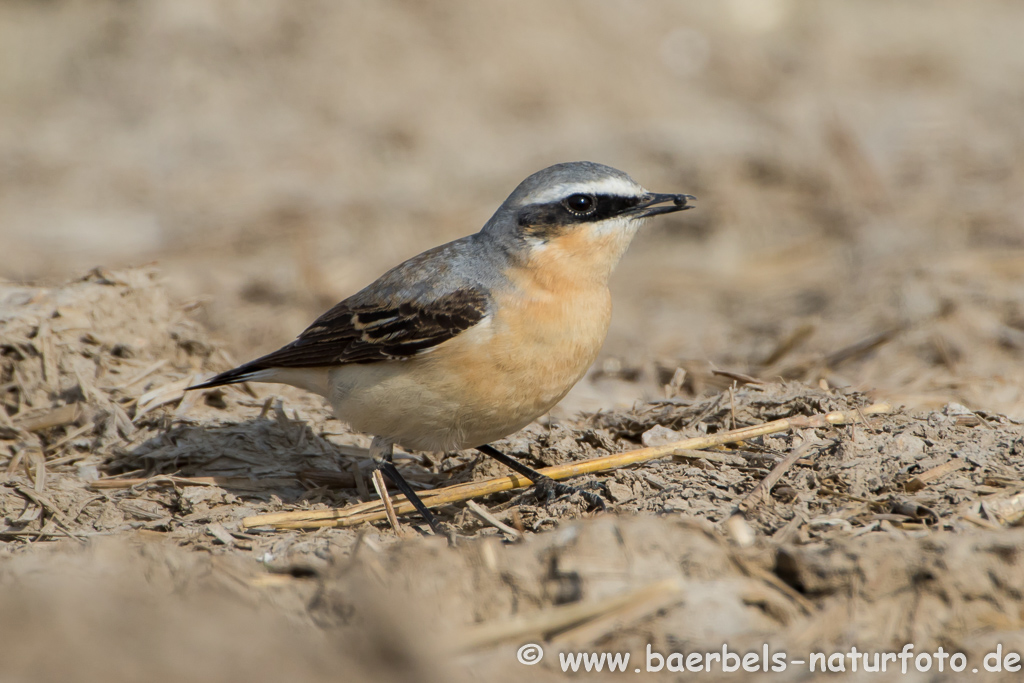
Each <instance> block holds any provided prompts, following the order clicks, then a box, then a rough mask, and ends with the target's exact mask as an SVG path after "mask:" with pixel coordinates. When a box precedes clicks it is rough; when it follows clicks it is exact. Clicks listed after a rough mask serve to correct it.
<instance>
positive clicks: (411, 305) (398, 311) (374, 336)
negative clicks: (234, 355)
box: [190, 288, 487, 389]
mask: <svg viewBox="0 0 1024 683" xmlns="http://www.w3.org/2000/svg"><path fill="white" fill-rule="evenodd" d="M486 314H487V295H486V294H484V293H483V292H482V291H480V290H477V289H471V288H466V289H459V290H456V291H454V292H451V293H449V294H445V295H442V296H440V297H437V298H436V299H433V300H431V301H430V302H429V303H419V302H416V301H404V302H402V303H399V304H396V305H368V304H356V303H353V302H352V300H351V299H347V300H345V301H343V302H341V303H340V304H338V305H337V306H335V307H334V308H332V309H331V310H329V311H327V312H326V313H324V314H323V315H322V316H320V317H319V318H318V319H317V320H316V322H314V323H313V324H312V325H310V326H309V328H307V329H306V331H305V332H303V333H302V334H301V335H299V337H298V339H296V340H295V341H293V342H292V343H291V344H288V345H287V346H283V347H281V348H280V349H278V350H277V351H274V352H273V353H269V354H267V355H266V356H263V357H262V358H257V359H256V360H254V361H250V362H248V363H246V364H244V365H241V366H239V367H237V368H235V369H233V370H228V371H227V372H224V373H221V374H219V375H217V376H216V377H214V378H213V379H211V380H209V381H207V382H204V383H202V384H200V385H197V386H195V387H190V388H193V389H198V388H204V387H213V386H218V385H221V384H231V383H234V382H244V381H246V380H247V379H249V378H250V376H251V375H253V374H254V373H257V372H259V371H260V370H265V369H267V368H308V367H322V366H325V365H342V364H345V363H376V362H380V361H387V360H407V359H409V358H412V357H414V356H416V355H418V354H421V353H424V352H426V351H429V350H430V349H432V348H434V347H435V346H437V345H438V344H441V343H443V342H445V341H447V340H449V339H451V338H452V337H454V336H456V335H457V334H459V333H460V332H462V331H464V330H467V329H469V328H470V327H473V326H474V325H476V324H477V323H478V322H480V321H481V320H482V319H483V318H484V316H485V315H486Z"/></svg>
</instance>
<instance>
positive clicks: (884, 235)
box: [0, 0, 1024, 682]
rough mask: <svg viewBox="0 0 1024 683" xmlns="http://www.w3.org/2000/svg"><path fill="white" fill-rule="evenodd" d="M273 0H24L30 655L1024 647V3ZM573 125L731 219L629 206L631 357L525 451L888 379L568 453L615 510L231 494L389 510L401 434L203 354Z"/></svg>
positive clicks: (510, 661)
mask: <svg viewBox="0 0 1024 683" xmlns="http://www.w3.org/2000/svg"><path fill="white" fill-rule="evenodd" d="M260 7H262V9H257V6H256V5H249V4H238V3H232V2H228V1H221V0H217V1H210V0H180V1H176V2H173V3H144V4H137V3H123V2H114V1H110V2H105V1H103V2H95V3H84V4H83V3H70V2H50V3H35V2H27V1H17V2H9V3H5V4H2V5H0V117H2V119H3V121H4V126H2V127H0V183H2V185H3V194H2V195H0V240H2V243H3V249H2V250H0V252H2V253H0V277H2V278H5V279H4V280H0V615H2V616H0V641H2V642H3V643H4V648H3V649H4V656H3V663H2V665H0V679H3V680H7V679H10V680H18V681H20V680H26V681H27V680H32V681H37V680H39V681H49V680H52V681H58V680H59V681H66V680H69V679H72V678H73V679H75V680H97V681H105V682H106V681H117V680H126V681H127V680H133V681H134V680H139V679H141V678H144V677H145V678H151V679H169V678H171V677H181V678H183V679H186V680H225V679H231V680H237V679H241V678H244V679H246V680H281V679H283V678H291V679H309V680H320V679H324V680H326V679H328V678H330V679H333V680H336V679H337V678H338V677H339V676H341V677H342V678H344V679H346V680H356V681H358V680H367V681H370V680H373V681H379V680H384V681H387V680H394V681H409V680H422V681H433V680H437V681H441V680H477V679H481V678H487V679H490V680H495V681H504V680H523V679H524V678H531V679H534V678H536V679H540V680H547V679H551V680H562V679H564V678H565V676H564V675H563V674H562V673H561V672H560V668H559V666H558V661H559V660H558V657H557V654H556V653H557V652H568V651H576V650H586V651H609V652H630V653H631V655H632V657H633V659H632V660H631V662H632V664H631V666H630V671H632V669H633V666H634V665H635V666H640V667H644V665H645V662H644V656H645V648H646V647H647V646H648V645H650V647H651V648H653V650H654V651H656V652H660V653H664V654H668V653H671V652H684V653H693V652H705V651H718V652H720V651H721V649H722V646H723V644H727V645H728V647H729V649H730V650H731V651H735V652H741V653H743V652H762V648H764V647H767V648H768V649H769V651H770V652H786V653H788V654H789V657H790V659H796V658H798V657H799V656H800V655H804V654H806V653H809V652H814V651H820V652H826V653H832V652H848V651H849V650H850V648H851V647H852V646H856V647H857V648H858V650H861V651H880V652H888V651H899V650H900V649H901V648H902V647H903V646H904V644H906V643H913V644H914V646H915V652H917V653H920V652H925V651H928V652H932V651H935V649H936V648H938V647H940V646H941V647H943V648H944V649H945V650H946V651H947V652H963V653H964V654H965V656H966V657H967V658H968V661H969V662H970V666H972V667H979V668H980V666H981V661H982V659H983V657H984V656H985V654H987V653H988V652H991V651H993V650H994V649H995V647H996V645H998V644H1001V645H1002V647H1003V649H1004V651H1016V652H1024V641H1022V639H1021V636H1020V633H1021V628H1022V626H1024V623H1022V622H1024V616H1022V615H1024V573H1022V571H1021V562H1022V560H1021V557H1022V552H1024V535H1022V533H1024V532H1022V531H1021V530H1020V528H1019V525H1020V524H1021V523H1022V520H1024V427H1022V425H1021V422H1022V421H1024V277H1022V273H1024V206H1022V204H1021V194H1020V187H1021V186H1022V185H1021V183H1022V181H1024V163H1022V161H1021V160H1022V159H1024V129H1022V128H1021V126H1020V125H1019V124H1020V121H1021V116H1022V104H1021V103H1022V102H1024V90H1022V89H1021V88H1022V86H1021V83H1024V47H1022V45H1024V44H1022V43H1021V41H1020V39H1019V27H1020V26H1021V25H1022V24H1021V22H1022V21H1024V16H1022V9H1021V7H1020V6H1019V5H1018V4H1016V3H1010V2H995V1H993V2H977V3H956V2H948V3H935V4H933V5H931V6H930V8H929V9H928V11H926V12H925V11H922V9H921V7H920V5H919V4H917V3H911V2H888V3H866V4H865V3H857V4H852V3H849V4H845V3H839V2H834V3H829V2H822V3H814V4H805V3H799V2H790V1H785V0H772V1H771V2H769V1H767V0H765V1H764V2H760V3H748V2H742V1H740V0H735V1H731V2H726V3H720V4H719V5H716V9H710V7H711V6H710V5H707V4H701V3H679V2H669V1H666V2H656V1H652V2H649V3H628V4H627V3H615V2H602V3H593V2H566V3H560V4H558V5H557V6H551V5H550V3H542V2H526V3H515V4H511V5H509V4H501V5H498V4H493V3H472V4H470V5H466V4H456V3H445V2H442V3H433V4H430V5H422V4H418V3H405V2H400V1H395V2H380V3H375V4H374V5H372V6H366V7H360V6H356V5H349V4H346V3H335V2H322V3H315V2H314V3H302V4H297V3H289V2H287V1H286V0H282V1H281V2H270V3H262V4H261V5H260ZM43 37H45V38H46V39H45V40H43ZM579 158H589V159H593V160H595V161H602V162H605V163H610V164H612V165H614V166H617V167H620V168H623V169H624V170H627V171H629V172H630V173H632V174H633V175H634V176H635V177H636V178H637V179H638V180H639V181H640V182H642V183H643V184H645V185H646V186H648V187H650V188H651V189H654V190H658V191H683V192H690V193H692V194H695V195H697V196H698V197H699V202H698V208H697V209H696V210H695V211H689V212H686V213H685V214H682V215H681V216H679V217H672V218H670V219H666V220H664V221H661V222H656V223H652V225H651V226H650V228H648V229H647V230H646V232H644V233H642V234H641V235H640V236H639V237H638V239H637V241H636V243H635V244H634V245H633V247H632V248H631V250H630V252H629V253H628V254H627V256H626V257H625V259H624V260H623V263H622V264H621V266H620V268H619V270H618V271H617V273H616V276H615V281H614V282H613V291H614V295H615V316H614V322H613V327H612V330H611V332H610V334H609V339H608V342H607V344H606V346H605V349H604V351H603V353H602V357H601V358H600V360H599V361H598V363H597V364H596V365H595V367H594V368H593V370H592V371H591V373H590V374H589V376H588V377H587V378H586V379H585V380H584V381H582V382H581V383H580V385H579V386H578V387H577V388H576V389H575V390H574V391H573V392H572V393H571V394H570V395H569V397H567V399H566V401H565V402H564V403H563V404H561V405H560V406H559V407H558V408H556V409H555V410H554V411H553V412H552V413H551V414H550V415H548V416H545V417H544V418H542V419H541V420H539V421H538V422H536V423H535V424H533V425H531V426H530V427H528V428H527V429H525V430H523V431H522V432H520V433H519V434H516V435H513V436H510V437H509V438H507V439H506V440H505V441H504V442H503V443H501V444H500V446H501V448H502V449H503V450H504V451H505V452H507V453H509V454H510V455H514V456H516V457H518V458H521V459H522V460H523V461H524V462H526V463H528V464H530V465H531V466H534V467H544V466H548V465H555V464H561V463H566V462H575V461H583V460H587V459H590V458H594V457H599V456H602V455H606V454H609V453H619V452H624V451H629V450H633V449H636V448H641V447H644V446H650V445H658V444H664V443H671V442H674V441H676V440H679V439H682V438H685V437H690V436H699V435H706V434H715V433H719V432H722V431H724V430H729V429H733V428H737V427H743V426H747V425H754V424H760V423H763V422H767V421H771V420H775V419H780V418H785V417H792V416H810V415H818V414H821V413H826V412H829V411H835V410H844V411H854V413H856V411H857V410H858V409H862V408H864V407H865V406H867V405H869V404H872V403H877V402H887V403H889V404H890V405H891V406H892V410H891V411H890V412H889V413H886V414H879V415H871V416H867V417H866V418H865V419H864V420H863V421H861V422H858V423H856V424H848V425H842V426H833V427H828V428H806V429H798V430H795V431H790V432H780V433H776V434H772V435H769V436H764V437H759V438H756V439H751V440H747V441H743V442H739V443H731V444H727V445H726V446H725V447H722V448H716V449H711V450H707V451H702V452H699V453H695V452H681V453H678V454H676V455H673V456H669V457H665V458H662V459H659V460H655V461H651V462H648V463H645V464H642V465H637V466H632V467H628V468H623V469H619V470H613V471H610V472H604V473H600V474H596V475H588V476H586V477H580V478H577V479H575V480H573V483H574V484H576V485H578V486H582V487H585V488H587V489H589V490H592V491H594V492H596V493H598V494H600V495H601V496H602V498H603V499H604V500H606V501H607V504H608V510H607V511H606V512H601V513H597V512H595V511H593V510H589V509H587V506H586V505H585V502H584V501H583V500H581V499H580V498H579V496H570V497H565V498H557V499H554V500H538V499H537V497H536V496H535V495H534V494H533V493H532V492H530V491H524V490H513V491H509V492H504V493H498V494H494V495H491V496H488V497H485V498H483V499H480V500H477V501H475V503H476V504H477V505H479V506H483V508H484V513H486V514H488V515H489V516H490V518H491V519H492V520H494V521H496V522H497V523H498V525H504V527H505V528H504V529H501V528H499V526H498V525H496V524H494V523H493V522H490V521H486V520H485V519H483V518H482V517H481V516H480V514H478V511H474V510H472V509H471V508H470V506H468V505H466V504H464V503H458V504H453V505H448V506H446V507H443V508H441V509H440V510H439V516H440V517H441V519H442V520H443V522H444V523H445V524H446V525H447V526H448V528H449V529H450V530H451V532H452V534H451V538H450V539H443V538H438V537H435V536H431V535H429V534H428V532H427V529H426V528H425V525H423V524H422V523H421V521H420V520H419V519H417V518H416V517H414V516H404V517H402V518H401V529H400V531H401V534H399V533H397V532H396V530H395V529H393V528H392V527H391V526H390V525H389V524H388V523H387V522H385V521H381V522H379V523H373V524H364V525H362V526H357V527H352V528H321V529H318V530H314V531H297V530H280V529H275V528H272V527H270V526H267V525H262V526H260V525H256V526H250V525H247V524H245V523H243V520H245V519H247V518H252V517H255V516H258V515H263V514H267V513H276V512H286V511H295V510H319V509H328V508H334V507H344V506H347V505H350V504H353V503H358V502H361V501H367V500H374V499H376V497H377V496H376V493H375V492H374V488H373V484H372V482H371V479H370V471H371V468H370V464H369V462H368V461H367V459H366V458H365V454H366V448H367V446H368V444H369V441H368V438H367V437H366V436H365V435H361V434H355V433H352V432H351V431H350V430H348V428H347V427H346V426H345V425H344V424H342V423H339V422H338V421H337V420H335V419H334V418H333V417H332V416H331V414H330V412H329V410H328V409H327V408H326V407H325V406H324V404H323V403H322V401H321V400H320V399H318V398H316V397H313V396H310V395H308V394H305V393H303V392H301V391H299V390H293V389H290V388H287V387H278V386H272V385H246V386H241V387H230V388H226V389H223V390H217V391H210V392H205V393H196V392H190V393H185V392H184V388H185V386H187V385H189V384H190V383H192V382H194V381H195V380H196V379H197V378H199V377H203V376H206V375H208V374H209V373H213V372H217V371H220V370H224V369H227V368H228V367H231V366H232V365H234V364H235V363H236V362H237V361H241V360H245V359H247V358H249V357H252V356H254V355H256V354H258V353H261V352H265V351H268V350H271V349H273V348H276V346H277V345H278V344H280V343H283V342H286V341H288V340H290V339H291V338H292V337H293V336H294V335H295V334H296V333H297V332H299V331H300V330H301V329H302V328H303V327H304V325H305V324H307V323H308V322H309V321H310V320H311V319H312V318H313V317H314V316H315V315H316V314H318V313H320V312H322V311H323V310H324V309H325V308H326V307H327V306H329V305H331V304H332V303H334V302H335V301H337V300H339V299H340V298H342V297H344V296H346V295H348V294H351V293H352V292H354V291H356V290H357V289H358V288H359V287H361V286H363V285H364V284H365V283H366V282H368V281H369V280H370V279H372V278H373V277H375V276H376V275H378V274H379V273H380V272H382V271H383V270H384V269H385V268H387V267H389V266H391V265H394V264H395V263H397V262H398V261H400V260H401V259H403V258H406V257H409V256H411V255H413V254H415V253H417V252H418V251H421V250H422V249H424V248H427V247H430V246H432V245H434V244H437V243H438V242H440V241H443V240H446V239H452V238H455V237H458V236H461V235H463V234H466V233H468V232H471V231H473V230H475V229H477V228H478V226H479V225H481V224H482V223H483V221H484V220H486V218H487V216H488V215H489V212H490V211H491V210H493V208H494V207H495V206H497V204H498V203H499V202H500V201H501V200H502V199H503V198H504V196H506V195H507V193H508V192H509V191H510V190H511V189H512V187H514V185H515V183H516V182H518V180H519V179H520V178H522V177H524V176H525V175H527V174H528V173H530V172H532V171H535V170H537V169H539V168H541V167H543V166H544V165H547V164H549V163H555V162H558V161H565V160H569V159H579ZM154 261H156V262H158V263H156V264H153V263H150V265H146V266H141V267H140V266H139V265H138V264H142V263H147V262H154ZM96 263H103V264H105V266H104V267H99V268H95V269H93V266H94V265H95V264H96ZM83 274H84V275H83ZM794 453H797V454H798V455H799V458H797V459H796V460H795V462H791V463H789V462H788V461H787V457H788V456H791V455H792V454H794ZM398 462H399V466H400V467H401V468H402V469H403V472H405V474H406V476H407V478H408V479H409V480H410V481H413V482H414V485H417V486H421V487H423V488H424V489H427V488H434V487H440V486H447V485H450V484H455V483H460V482H466V481H478V480H483V479H487V478H491V477H498V476H502V475H503V474H505V472H504V471H503V469H502V468H501V466H499V465H497V464H496V463H494V462H492V461H491V460H489V459H486V458H482V457H480V456H479V455H477V454H475V453H474V452H463V453H450V454H421V453H408V454H400V455H399V460H398ZM784 463H785V464H786V466H785V468H784V472H783V474H782V476H781V478H779V479H778V481H776V482H775V483H774V485H773V486H772V487H771V489H770V495H767V496H764V497H761V496H752V492H755V493H756V491H757V490H758V489H756V488H755V487H757V486H758V485H759V483H760V482H762V481H763V480H764V479H765V478H766V477H767V476H769V473H770V472H772V471H773V470H774V469H775V468H777V467H782V466H783V464H784ZM623 596H625V597H623ZM529 642H533V643H541V644H543V645H544V647H545V650H546V652H547V654H546V656H545V657H544V659H543V660H542V661H541V663H540V664H538V665H536V666H531V667H527V666H526V665H522V664H519V663H518V662H517V661H516V653H517V648H519V646H521V645H523V644H524V643H529ZM577 675H578V676H580V677H587V678H592V679H594V680H602V679H603V678H604V677H608V674H598V673H594V672H592V673H589V674H584V673H580V674H577ZM687 675H688V674H681V673H671V672H668V671H667V670H662V671H661V672H660V673H649V674H645V676H646V677H648V678H651V679H652V680H661V679H664V680H679V679H680V677H685V676H687ZM703 675H704V676H705V677H706V678H708V679H709V680H715V679H716V676H718V677H720V678H722V679H723V680H724V679H728V680H735V679H736V677H737V676H739V675H741V674H727V673H716V674H707V673H704V674H703ZM845 675H846V676H847V677H848V678H850V679H852V680H859V678H864V679H868V678H877V676H878V674H865V673H863V672H860V673H858V674H853V672H852V671H849V670H847V672H846V674H845ZM1003 675H1004V676H1005V675H1009V674H1007V673H1005V672H1004V674H1003ZM758 676H759V677H761V678H763V679H765V680H808V679H811V678H814V675H812V674H810V673H809V672H808V670H807V667H806V666H796V665H794V666H791V667H789V668H788V669H787V670H786V671H785V672H781V673H778V672H763V671H762V672H760V673H755V674H749V675H748V677H758ZM830 676H835V674H830ZM903 678H905V679H906V680H908V681H911V680H959V678H960V677H959V676H958V675H957V674H955V673H952V672H950V671H948V670H947V671H945V672H942V673H939V672H937V671H936V670H934V669H933V670H932V671H930V672H928V673H911V674H910V675H908V676H906V677H901V679H903ZM996 678H999V675H998V674H990V675H989V679H996Z"/></svg>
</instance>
